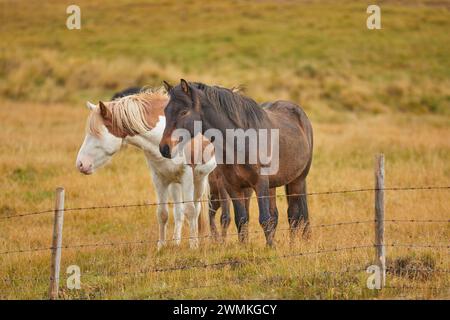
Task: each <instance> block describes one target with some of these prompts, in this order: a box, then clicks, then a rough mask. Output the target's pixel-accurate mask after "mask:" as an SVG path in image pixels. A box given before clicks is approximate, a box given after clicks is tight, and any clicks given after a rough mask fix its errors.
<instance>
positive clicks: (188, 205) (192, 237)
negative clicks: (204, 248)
mask: <svg viewBox="0 0 450 320" xmlns="http://www.w3.org/2000/svg"><path fill="white" fill-rule="evenodd" d="M181 186H182V189H183V201H184V215H185V216H186V218H187V220H188V223H189V233H190V234H189V246H190V247H191V249H195V248H198V214H197V210H196V207H195V204H194V179H193V172H192V168H191V167H187V166H186V169H185V172H184V174H183V177H182V183H181Z"/></svg>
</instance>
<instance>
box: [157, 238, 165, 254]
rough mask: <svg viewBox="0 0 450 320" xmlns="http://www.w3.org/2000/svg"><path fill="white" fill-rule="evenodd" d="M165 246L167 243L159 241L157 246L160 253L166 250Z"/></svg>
mask: <svg viewBox="0 0 450 320" xmlns="http://www.w3.org/2000/svg"><path fill="white" fill-rule="evenodd" d="M165 245H166V242H165V241H161V240H159V241H158V245H157V248H158V251H159V250H161V249H162V248H164V246H165Z"/></svg>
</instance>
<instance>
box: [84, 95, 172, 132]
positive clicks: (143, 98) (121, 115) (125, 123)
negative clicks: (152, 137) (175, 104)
mask: <svg viewBox="0 0 450 320" xmlns="http://www.w3.org/2000/svg"><path fill="white" fill-rule="evenodd" d="M168 99H169V96H168V94H167V92H166V91H165V89H164V88H152V89H144V90H143V91H141V92H139V93H137V94H133V95H129V96H125V97H122V98H119V99H116V100H113V101H111V102H108V103H105V105H106V107H107V108H108V110H109V111H110V112H111V115H112V127H113V130H114V131H116V132H118V131H119V132H130V133H133V134H141V133H144V132H146V131H148V130H151V129H152V126H151V125H150V124H148V123H147V121H146V113H149V112H151V108H152V105H153V104H155V103H165V102H166V101H168ZM103 125H104V121H103V118H102V117H101V115H100V109H99V108H98V107H97V108H95V110H93V111H92V112H91V113H90V115H89V117H88V122H87V126H86V130H87V132H88V133H90V134H93V135H95V136H100V135H101V128H102V126H103Z"/></svg>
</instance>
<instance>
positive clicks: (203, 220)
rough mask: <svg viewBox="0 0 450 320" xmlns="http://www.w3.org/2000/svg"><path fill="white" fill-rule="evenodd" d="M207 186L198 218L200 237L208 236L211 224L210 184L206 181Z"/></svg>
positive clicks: (201, 200)
mask: <svg viewBox="0 0 450 320" xmlns="http://www.w3.org/2000/svg"><path fill="white" fill-rule="evenodd" d="M205 184H206V185H205V186H204V190H203V195H202V197H201V199H200V215H199V216H198V234H199V236H207V235H208V234H207V231H208V228H207V225H208V223H209V220H208V219H209V208H210V203H209V198H210V188H209V182H208V180H207V179H206V181H205Z"/></svg>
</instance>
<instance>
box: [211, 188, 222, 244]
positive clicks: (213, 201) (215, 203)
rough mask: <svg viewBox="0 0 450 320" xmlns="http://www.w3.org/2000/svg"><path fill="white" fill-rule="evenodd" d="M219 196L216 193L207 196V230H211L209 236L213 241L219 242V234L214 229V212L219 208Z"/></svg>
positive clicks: (215, 228)
mask: <svg viewBox="0 0 450 320" xmlns="http://www.w3.org/2000/svg"><path fill="white" fill-rule="evenodd" d="M219 198H220V196H219V195H218V194H216V193H213V192H211V194H210V195H209V228H210V230H211V235H212V237H213V238H214V240H215V241H218V240H219V232H218V231H217V227H216V221H215V218H216V212H217V210H219V208H220V201H219Z"/></svg>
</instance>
